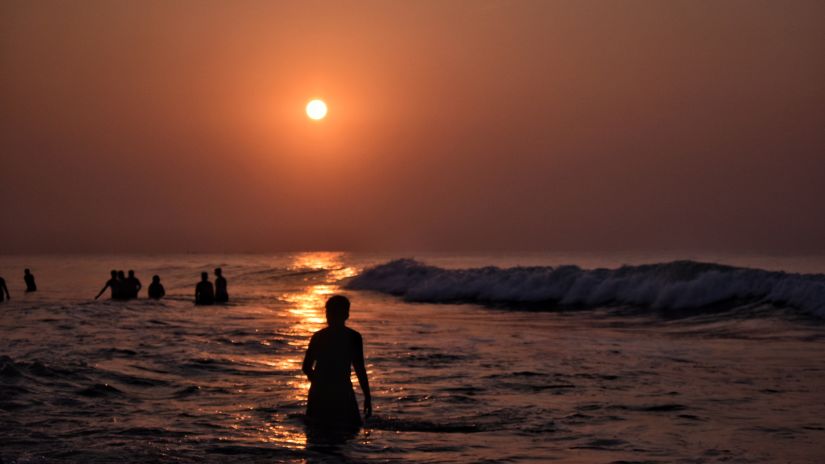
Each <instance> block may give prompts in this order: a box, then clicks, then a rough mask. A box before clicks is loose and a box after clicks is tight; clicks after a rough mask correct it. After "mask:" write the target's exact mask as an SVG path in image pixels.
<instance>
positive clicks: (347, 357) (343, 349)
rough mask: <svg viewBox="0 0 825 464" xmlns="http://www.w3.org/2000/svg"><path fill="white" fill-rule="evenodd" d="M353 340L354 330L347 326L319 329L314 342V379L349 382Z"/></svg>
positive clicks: (353, 350) (353, 348)
mask: <svg viewBox="0 0 825 464" xmlns="http://www.w3.org/2000/svg"><path fill="white" fill-rule="evenodd" d="M355 342H356V338H355V332H354V331H353V330H352V329H349V328H348V327H342V328H334V329H332V328H329V327H328V328H326V329H322V330H321V331H319V332H318V333H317V335H316V344H315V350H316V351H315V376H316V379H318V380H322V381H335V382H349V381H350V373H351V366H352V361H353V358H354V355H355Z"/></svg>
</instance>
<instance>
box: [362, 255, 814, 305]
mask: <svg viewBox="0 0 825 464" xmlns="http://www.w3.org/2000/svg"><path fill="white" fill-rule="evenodd" d="M348 287H349V288H352V289H362V290H375V291H379V292H384V293H390V294H393V295H398V296H401V297H403V298H404V299H405V300H407V301H420V302H435V303H448V302H477V303H485V304H499V303H516V304H520V303H521V304H530V303H544V302H553V303H557V304H559V305H569V306H583V307H599V306H617V305H628V306H638V307H648V308H653V309H657V310H668V309H673V310H684V309H698V308H707V307H711V306H716V305H724V304H726V303H735V304H741V303H765V304H774V305H778V306H788V307H793V308H797V309H800V310H802V311H804V312H807V313H810V314H813V315H816V316H819V317H825V275H822V274H794V273H786V272H774V271H765V270H760V269H749V268H738V267H732V266H725V265H720V264H713V263H699V262H694V261H674V262H669V263H659V264H649V265H641V266H623V267H620V268H617V269H592V270H587V269H581V268H579V267H577V266H559V267H514V268H507V269H502V268H498V267H484V268H475V269H443V268H439V267H435V266H428V265H426V264H423V263H421V262H418V261H415V260H411V259H400V260H395V261H391V262H388V263H385V264H382V265H379V266H375V267H372V268H368V269H366V270H365V271H364V272H363V273H361V274H360V275H359V276H357V277H355V278H354V279H353V280H352V281H350V282H349V284H348Z"/></svg>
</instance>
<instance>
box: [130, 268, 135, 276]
mask: <svg viewBox="0 0 825 464" xmlns="http://www.w3.org/2000/svg"><path fill="white" fill-rule="evenodd" d="M134 276H135V271H133V270H131V269H129V277H134Z"/></svg>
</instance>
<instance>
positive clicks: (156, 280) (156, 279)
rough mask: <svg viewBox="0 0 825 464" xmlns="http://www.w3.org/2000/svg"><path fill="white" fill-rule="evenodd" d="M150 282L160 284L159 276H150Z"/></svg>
mask: <svg viewBox="0 0 825 464" xmlns="http://www.w3.org/2000/svg"><path fill="white" fill-rule="evenodd" d="M152 282H154V283H156V284H159V283H160V276H159V275H157V274H155V275H153V276H152Z"/></svg>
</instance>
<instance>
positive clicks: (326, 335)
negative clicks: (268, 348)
mask: <svg viewBox="0 0 825 464" xmlns="http://www.w3.org/2000/svg"><path fill="white" fill-rule="evenodd" d="M349 306H350V303H349V300H348V299H347V298H346V297H345V296H341V295H335V296H333V297H331V298H330V299H328V300H327V303H326V315H327V327H326V328H324V329H321V330H319V331H317V332H315V334H314V335H313V336H312V338H311V339H310V341H309V347H308V348H307V351H306V355H305V356H304V364H303V371H304V374H306V376H307V378H309V381H310V382H311V385H310V387H309V398H308V400H307V425H310V426H320V427H323V428H332V429H346V430H356V431H357V430H358V428H359V427H360V426H361V416H360V414H359V413H358V402H357V401H356V399H355V392H354V391H353V389H352V381H351V380H350V372H351V369H350V368H351V367H353V368H355V375H357V376H358V383H359V384H360V385H361V391H362V392H364V418H367V417H370V416H371V415H372V397H371V396H370V385H369V380H368V379H367V369H366V368H365V367H364V343H363V341H362V339H361V334H360V333H358V332H356V331H355V330H353V329H350V328H349V327H347V326H346V325H345V322H346V320H347V319H348V318H349Z"/></svg>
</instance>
